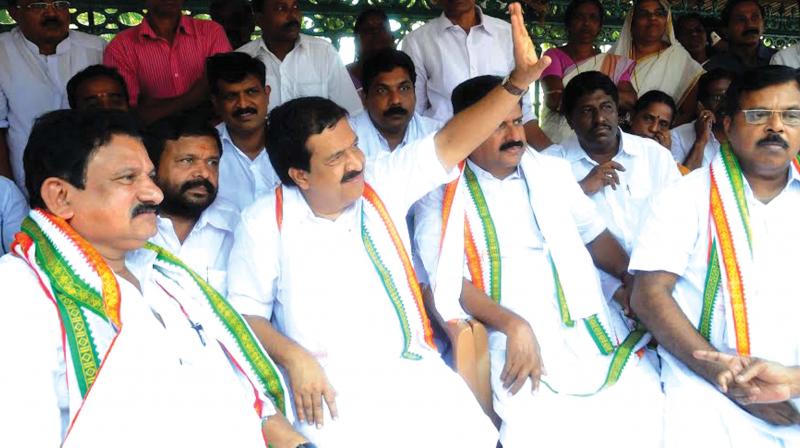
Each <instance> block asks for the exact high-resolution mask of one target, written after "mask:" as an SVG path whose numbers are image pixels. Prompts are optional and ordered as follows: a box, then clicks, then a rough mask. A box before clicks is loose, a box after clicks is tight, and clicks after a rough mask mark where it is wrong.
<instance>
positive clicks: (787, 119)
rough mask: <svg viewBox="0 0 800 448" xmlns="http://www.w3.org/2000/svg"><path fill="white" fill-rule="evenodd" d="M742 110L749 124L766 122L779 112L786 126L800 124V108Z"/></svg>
mask: <svg viewBox="0 0 800 448" xmlns="http://www.w3.org/2000/svg"><path fill="white" fill-rule="evenodd" d="M741 112H742V114H744V121H746V122H747V123H748V124H765V123H766V122H767V121H769V119H770V118H772V114H775V113H777V114H779V115H780V116H781V121H782V122H783V124H785V125H786V126H792V127H795V126H800V109H785V110H770V109H744V110H742V111H741Z"/></svg>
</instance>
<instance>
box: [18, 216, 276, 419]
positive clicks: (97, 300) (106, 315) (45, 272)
mask: <svg viewBox="0 0 800 448" xmlns="http://www.w3.org/2000/svg"><path fill="white" fill-rule="evenodd" d="M12 250H13V252H14V253H15V254H16V255H17V256H19V257H20V258H22V259H23V260H25V261H26V262H27V263H28V265H29V266H30V267H31V269H32V270H33V271H34V272H35V273H36V276H37V277H38V279H39V284H40V286H41V287H42V290H43V291H44V293H45V294H46V296H47V297H48V298H49V299H50V301H51V302H52V303H53V305H55V307H56V309H57V311H58V316H59V319H60V323H61V335H62V345H63V348H64V356H65V364H66V369H67V386H68V388H69V391H70V392H71V393H70V394H69V405H70V420H71V422H72V423H74V420H75V418H76V417H77V415H78V414H79V411H80V409H81V407H82V405H83V403H84V400H86V399H87V395H88V394H89V392H90V390H91V388H92V385H93V384H94V383H95V381H96V380H97V378H98V376H99V375H100V372H101V370H102V365H103V361H104V360H105V359H106V358H107V357H108V355H109V354H110V353H111V351H112V350H113V347H114V341H115V340H116V339H117V336H118V335H119V334H120V332H121V331H122V330H123V327H124V322H123V321H122V320H121V318H120V305H121V300H122V298H121V296H120V288H119V284H118V283H117V279H116V277H115V275H114V273H113V272H112V270H111V269H110V268H109V266H108V265H107V264H106V263H105V261H104V260H103V258H102V257H101V256H100V254H99V253H98V252H97V251H96V250H95V249H94V248H93V247H92V246H91V245H90V244H89V243H88V242H87V241H86V240H85V239H83V238H82V237H81V236H80V235H78V234H77V233H76V232H75V230H74V229H72V227H70V225H69V224H68V223H67V222H66V221H64V220H63V219H61V218H59V217H57V216H54V215H52V214H50V213H48V212H46V211H43V210H41V209H34V210H32V211H31V212H30V215H29V216H28V217H27V218H26V219H25V221H24V222H23V223H22V231H21V232H20V233H18V234H17V236H16V240H15V243H14V245H13V247H12ZM144 250H148V251H152V252H154V253H155V254H156V259H155V262H154V268H155V272H156V274H157V275H161V276H163V277H166V278H168V279H170V280H172V281H174V282H175V283H177V284H179V285H181V287H182V288H184V290H185V291H186V292H187V296H188V297H191V298H192V299H193V300H196V301H197V303H200V304H201V308H202V309H203V311H205V314H204V316H203V317H205V319H204V320H203V321H202V322H203V325H204V326H205V327H206V328H204V331H205V332H206V333H207V334H209V335H211V336H212V338H215V339H216V340H217V341H218V343H219V344H220V345H221V346H222V348H223V349H224V351H225V353H226V355H227V356H228V357H229V359H230V360H231V361H232V364H234V365H236V367H237V368H238V370H239V371H240V372H241V373H242V374H243V375H244V376H245V377H246V378H247V379H248V380H249V381H250V383H251V385H252V386H253V390H254V394H255V397H254V402H253V403H254V404H253V407H254V410H255V411H256V412H257V413H258V415H259V416H262V417H265V416H266V415H263V411H264V403H265V402H266V401H265V400H271V401H272V403H273V404H274V406H275V407H276V408H277V409H278V410H279V411H280V412H283V413H285V411H286V403H285V393H284V391H285V386H284V384H283V380H282V378H281V375H280V373H278V370H277V368H276V366H275V364H274V363H273V362H272V360H271V359H270V358H269V357H268V356H267V354H266V353H265V352H264V350H263V349H262V347H261V344H260V343H259V342H258V340H257V339H256V337H255V335H254V334H253V333H252V331H251V330H250V328H249V327H248V325H247V324H246V323H245V321H244V319H243V318H242V317H241V315H239V314H238V313H237V312H236V311H235V310H234V309H233V307H232V306H231V305H230V304H229V303H228V302H227V301H226V300H225V299H224V298H223V297H222V296H221V295H220V294H219V293H218V292H217V291H216V290H214V289H213V288H212V287H211V286H209V285H208V284H207V283H206V282H205V281H204V280H203V278H202V277H200V276H199V275H197V274H196V273H195V272H194V271H192V270H191V269H189V268H188V267H187V266H186V265H185V264H184V263H183V262H182V261H180V260H179V259H178V258H177V257H175V256H174V255H172V254H171V253H169V252H168V251H166V250H164V249H162V248H160V247H158V246H156V245H153V244H150V243H148V244H146V246H145V248H144ZM74 391H77V392H78V393H72V392H74ZM71 426H72V424H70V427H71Z"/></svg>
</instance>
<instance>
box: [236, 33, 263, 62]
mask: <svg viewBox="0 0 800 448" xmlns="http://www.w3.org/2000/svg"><path fill="white" fill-rule="evenodd" d="M261 42H263V41H262V40H261V38H260V37H259V38H258V39H254V40H251V41H250V42H248V43H246V44H244V45H242V46H241V47H239V48H237V49H236V51H238V52H239V53H246V54H249V55H250V56H252V57H255V56H256V55H257V54H258V49H259V48H261Z"/></svg>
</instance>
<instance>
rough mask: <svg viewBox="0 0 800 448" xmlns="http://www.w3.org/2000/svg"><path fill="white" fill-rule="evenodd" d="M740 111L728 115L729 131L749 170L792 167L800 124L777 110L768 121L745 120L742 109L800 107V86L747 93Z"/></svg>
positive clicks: (799, 134) (739, 155)
mask: <svg viewBox="0 0 800 448" xmlns="http://www.w3.org/2000/svg"><path fill="white" fill-rule="evenodd" d="M739 104H740V109H741V110H740V111H738V112H736V113H735V114H734V115H733V117H725V131H726V133H727V135H728V140H729V141H730V144H731V147H732V148H733V152H734V153H735V154H736V155H737V156H738V158H739V163H740V164H741V165H742V169H743V170H744V171H745V173H751V174H752V173H774V172H775V171H776V170H781V169H785V168H788V167H789V163H790V162H791V160H792V159H793V158H794V157H795V156H796V155H797V151H798V149H799V148H800V127H797V126H789V125H787V124H785V123H783V121H782V119H781V117H780V114H779V113H774V114H772V116H771V117H769V119H768V120H767V122H766V123H764V124H750V123H747V121H745V117H744V113H743V112H742V110H747V109H774V110H785V109H800V85H798V83H797V82H795V81H791V82H787V83H784V84H778V85H774V86H770V87H766V88H763V89H761V90H756V91H753V92H747V93H743V94H742V96H741V97H740V100H739Z"/></svg>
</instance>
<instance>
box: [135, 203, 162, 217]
mask: <svg viewBox="0 0 800 448" xmlns="http://www.w3.org/2000/svg"><path fill="white" fill-rule="evenodd" d="M157 211H158V206H157V205H156V204H154V203H152V202H151V203H146V204H139V205H137V206H136V207H134V208H133V210H132V211H131V218H135V217H137V216H139V215H141V214H143V213H156V212H157Z"/></svg>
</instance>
